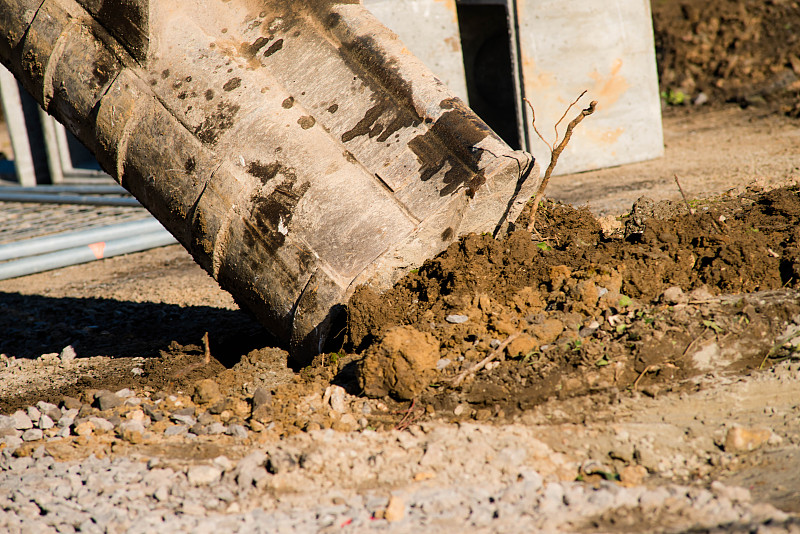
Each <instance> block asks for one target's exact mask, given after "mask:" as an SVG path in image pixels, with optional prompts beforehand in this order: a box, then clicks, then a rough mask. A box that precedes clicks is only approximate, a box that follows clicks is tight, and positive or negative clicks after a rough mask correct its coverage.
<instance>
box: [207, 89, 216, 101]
mask: <svg viewBox="0 0 800 534" xmlns="http://www.w3.org/2000/svg"><path fill="white" fill-rule="evenodd" d="M205 97H206V100H213V99H214V90H213V89H206V92H205Z"/></svg>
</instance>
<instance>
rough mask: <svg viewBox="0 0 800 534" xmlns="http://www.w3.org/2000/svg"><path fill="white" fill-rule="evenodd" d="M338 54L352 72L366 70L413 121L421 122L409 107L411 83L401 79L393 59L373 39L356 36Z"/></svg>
mask: <svg viewBox="0 0 800 534" xmlns="http://www.w3.org/2000/svg"><path fill="white" fill-rule="evenodd" d="M339 54H340V55H341V56H342V58H343V59H344V60H345V61H346V62H347V63H349V64H350V65H351V66H352V67H354V71H356V72H357V71H364V70H366V71H367V72H369V74H370V75H371V76H372V77H373V78H374V79H376V80H377V81H378V83H380V84H381V85H382V86H383V87H385V88H386V89H387V90H388V91H389V92H390V93H392V94H393V95H394V96H396V97H397V99H398V101H399V103H400V104H405V106H404V107H406V108H407V109H408V113H413V115H414V116H413V120H416V121H420V120H421V119H420V117H418V116H416V113H415V112H414V111H413V106H412V105H411V103H412V102H413V100H412V94H413V91H412V85H411V81H409V80H407V79H405V78H404V77H403V75H402V74H401V73H400V69H399V68H398V67H397V61H396V60H395V58H394V57H392V56H391V55H387V54H385V51H384V50H383V48H381V47H380V46H379V45H378V44H377V43H376V42H375V39H374V38H372V37H370V36H358V37H355V38H354V39H352V40H351V41H346V42H343V43H342V46H341V47H340V48H339ZM362 78H363V77H362Z"/></svg>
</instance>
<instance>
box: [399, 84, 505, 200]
mask: <svg viewBox="0 0 800 534" xmlns="http://www.w3.org/2000/svg"><path fill="white" fill-rule="evenodd" d="M440 106H441V107H442V108H444V109H449V111H447V112H445V113H443V114H442V116H441V117H439V119H438V120H436V122H434V123H433V125H432V126H431V128H430V130H428V131H427V132H426V133H424V134H421V135H418V136H417V137H415V138H414V139H412V140H411V141H409V143H408V148H410V149H411V151H412V152H413V153H414V155H415V156H416V157H417V161H419V163H420V179H421V180H422V181H423V182H424V181H428V180H430V179H431V178H433V177H434V176H435V175H437V174H438V173H439V172H440V171H441V170H442V169H443V168H444V167H445V165H448V164H449V167H450V168H449V169H448V170H447V172H445V174H444V177H443V178H442V184H443V186H442V188H441V189H440V190H439V195H440V196H446V195H449V194H451V193H453V192H455V191H456V190H458V189H460V188H462V187H465V188H466V190H467V194H468V195H470V196H472V195H474V194H475V191H476V190H477V189H478V188H479V187H480V186H481V185H483V184H484V183H485V182H486V177H485V176H484V173H483V171H482V170H480V169H478V161H479V160H480V156H481V153H482V150H481V149H480V148H477V147H476V145H477V144H479V143H480V142H481V141H483V140H484V139H485V138H486V137H488V136H490V135H492V136H493V135H494V134H493V133H492V131H491V130H490V129H489V127H488V126H486V125H485V124H484V123H483V122H482V121H481V120H480V119H478V117H477V116H476V115H475V114H474V113H472V112H471V111H470V110H469V108H467V107H466V106H465V105H464V104H463V103H462V102H461V101H460V100H457V99H448V100H444V101H442V104H440ZM446 106H449V107H446Z"/></svg>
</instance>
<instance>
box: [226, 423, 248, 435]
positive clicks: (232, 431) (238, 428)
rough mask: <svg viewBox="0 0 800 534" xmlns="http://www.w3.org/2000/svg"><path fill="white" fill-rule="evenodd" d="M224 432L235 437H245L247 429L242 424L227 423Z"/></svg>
mask: <svg viewBox="0 0 800 534" xmlns="http://www.w3.org/2000/svg"><path fill="white" fill-rule="evenodd" d="M225 433H226V434H228V435H229V436H233V437H235V438H246V437H247V429H246V428H245V427H244V426H242V425H228V430H226V431H225Z"/></svg>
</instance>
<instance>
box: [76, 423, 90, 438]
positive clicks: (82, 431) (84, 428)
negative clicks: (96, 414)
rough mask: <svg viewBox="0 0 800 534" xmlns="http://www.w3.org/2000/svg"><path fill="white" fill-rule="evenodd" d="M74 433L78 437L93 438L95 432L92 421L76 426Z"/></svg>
mask: <svg viewBox="0 0 800 534" xmlns="http://www.w3.org/2000/svg"><path fill="white" fill-rule="evenodd" d="M73 431H74V432H75V435H76V436H91V435H92V432H94V425H93V424H92V422H91V421H82V422H80V423H78V424H77V425H75V428H74V429H73Z"/></svg>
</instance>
